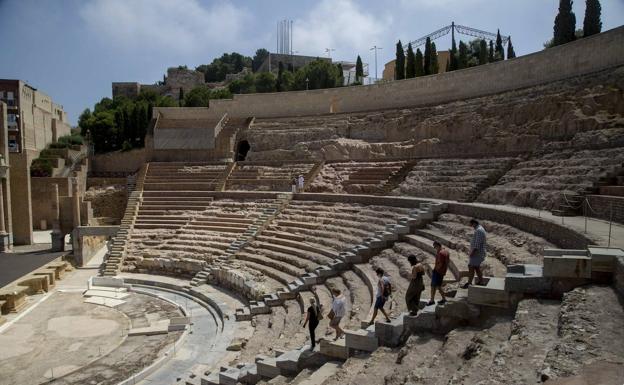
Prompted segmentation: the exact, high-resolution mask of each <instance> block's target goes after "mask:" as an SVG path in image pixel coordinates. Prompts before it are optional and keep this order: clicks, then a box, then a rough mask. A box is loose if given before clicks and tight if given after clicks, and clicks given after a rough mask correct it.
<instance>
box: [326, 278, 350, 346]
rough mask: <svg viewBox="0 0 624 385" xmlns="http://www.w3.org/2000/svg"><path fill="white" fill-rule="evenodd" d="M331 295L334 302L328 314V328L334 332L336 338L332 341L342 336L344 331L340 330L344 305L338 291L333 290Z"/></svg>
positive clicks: (342, 297) (344, 309) (344, 312)
mask: <svg viewBox="0 0 624 385" xmlns="http://www.w3.org/2000/svg"><path fill="white" fill-rule="evenodd" d="M332 293H333V294H334V301H333V302H332V308H331V311H330V312H329V319H330V321H329V326H331V327H332V328H333V329H334V330H336V338H334V340H337V339H338V338H340V337H342V336H343V335H344V331H343V330H342V329H341V328H340V321H341V320H342V317H344V316H345V314H346V304H345V298H344V296H343V295H342V293H341V292H340V290H339V289H333V290H332Z"/></svg>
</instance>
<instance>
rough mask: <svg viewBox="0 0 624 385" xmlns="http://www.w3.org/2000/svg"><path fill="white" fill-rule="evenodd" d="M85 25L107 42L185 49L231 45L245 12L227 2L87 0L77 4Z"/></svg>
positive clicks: (245, 19)
mask: <svg viewBox="0 0 624 385" xmlns="http://www.w3.org/2000/svg"><path fill="white" fill-rule="evenodd" d="M80 16H81V17H82V19H83V20H84V22H85V24H86V26H87V27H88V29H89V30H90V31H91V32H92V33H94V34H96V35H97V36H98V37H99V38H100V39H101V40H102V41H104V42H106V43H108V44H109V45H111V46H115V47H120V48H125V49H128V50H135V49H139V50H145V49H147V50H152V51H161V50H167V51H168V52H170V53H179V54H188V53H196V52H201V51H203V50H205V49H206V47H210V48H212V49H215V48H220V49H232V47H234V46H235V43H239V42H240V41H244V40H245V39H243V38H242V35H243V34H244V29H245V26H247V25H249V22H250V20H251V15H250V13H249V12H248V11H247V10H246V9H243V8H237V7H235V6H234V5H233V4H231V3H229V2H216V3H215V4H213V5H211V6H209V7H206V6H203V5H202V4H200V2H199V1H198V0H176V1H171V0H133V1H127V0H91V1H89V2H88V3H86V4H84V5H83V6H82V8H81V9H80Z"/></svg>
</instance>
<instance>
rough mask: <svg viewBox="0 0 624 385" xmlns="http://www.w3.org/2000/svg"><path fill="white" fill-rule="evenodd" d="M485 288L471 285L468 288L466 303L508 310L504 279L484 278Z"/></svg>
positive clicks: (507, 295)
mask: <svg viewBox="0 0 624 385" xmlns="http://www.w3.org/2000/svg"><path fill="white" fill-rule="evenodd" d="M484 279H485V280H486V281H487V283H486V285H485V286H481V285H471V286H470V287H469V288H468V302H470V303H472V304H475V305H482V306H492V307H499V308H504V309H507V308H509V292H507V291H505V279H504V278H495V277H488V278H484Z"/></svg>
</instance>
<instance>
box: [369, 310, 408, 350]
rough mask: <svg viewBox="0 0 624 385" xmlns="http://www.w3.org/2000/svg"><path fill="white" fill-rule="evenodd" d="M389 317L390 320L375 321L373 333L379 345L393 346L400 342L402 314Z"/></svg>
mask: <svg viewBox="0 0 624 385" xmlns="http://www.w3.org/2000/svg"><path fill="white" fill-rule="evenodd" d="M405 314H406V313H402V314H401V315H400V316H399V317H397V318H395V319H391V320H390V322H375V335H376V336H377V338H378V339H379V345H382V346H390V347H395V346H399V344H400V343H401V336H402V335H403V316H404V315H405Z"/></svg>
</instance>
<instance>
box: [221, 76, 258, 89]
mask: <svg viewBox="0 0 624 385" xmlns="http://www.w3.org/2000/svg"><path fill="white" fill-rule="evenodd" d="M228 89H229V90H230V92H231V93H233V94H251V93H254V92H256V90H255V87H254V76H253V75H252V74H247V75H245V76H243V77H242V78H241V79H236V80H234V81H233V82H231V83H230V84H228Z"/></svg>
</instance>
